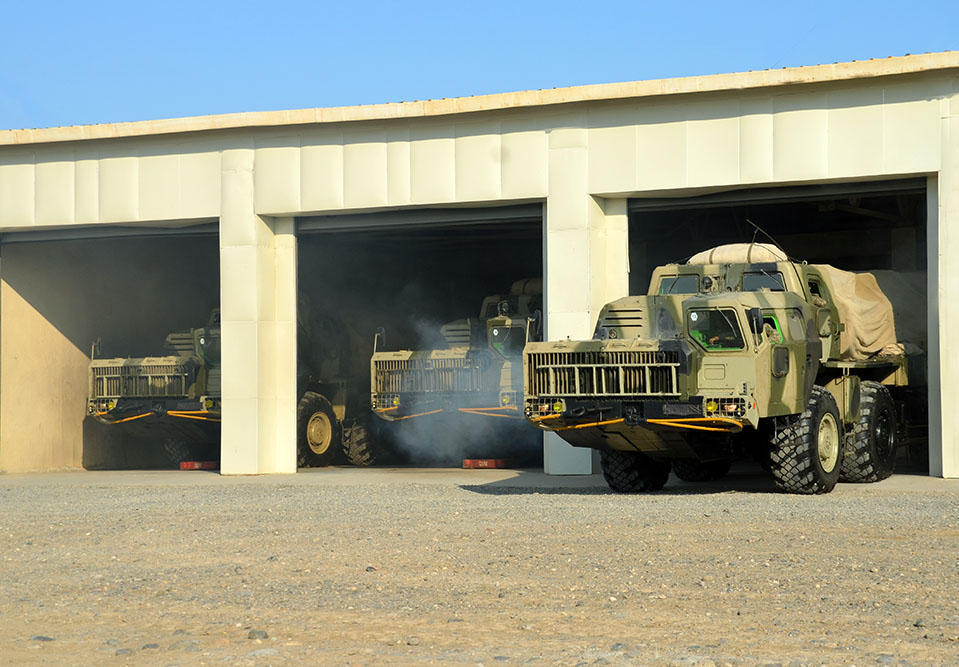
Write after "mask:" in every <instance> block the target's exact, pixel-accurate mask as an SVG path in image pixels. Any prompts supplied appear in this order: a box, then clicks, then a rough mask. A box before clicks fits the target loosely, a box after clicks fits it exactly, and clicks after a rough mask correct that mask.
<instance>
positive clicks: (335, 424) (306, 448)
mask: <svg viewBox="0 0 959 667" xmlns="http://www.w3.org/2000/svg"><path fill="white" fill-rule="evenodd" d="M341 437H342V426H341V424H340V422H339V420H338V419H337V418H336V415H335V414H334V413H333V406H332V405H330V402H329V401H328V400H326V398H325V397H323V396H322V395H320V394H317V393H316V392H313V391H308V392H306V393H305V394H303V398H301V399H300V402H299V404H298V405H297V406H296V464H297V466H298V467H301V468H307V467H318V466H328V465H332V464H333V463H335V462H336V459H337V454H338V453H339V450H340V442H341Z"/></svg>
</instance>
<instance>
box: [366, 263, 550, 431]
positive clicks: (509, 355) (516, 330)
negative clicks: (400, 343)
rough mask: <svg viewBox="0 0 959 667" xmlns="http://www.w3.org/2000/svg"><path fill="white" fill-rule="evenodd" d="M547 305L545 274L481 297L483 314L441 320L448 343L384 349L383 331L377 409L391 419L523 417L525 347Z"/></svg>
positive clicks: (374, 393)
mask: <svg viewBox="0 0 959 667" xmlns="http://www.w3.org/2000/svg"><path fill="white" fill-rule="evenodd" d="M542 303H543V281H542V279H541V278H531V279H526V280H518V281H516V282H514V283H513V284H512V286H511V287H510V290H509V292H508V293H507V294H494V295H491V296H487V297H486V298H485V299H483V303H482V306H481V307H480V312H479V316H478V317H471V318H467V319H461V320H456V321H453V322H449V323H447V324H445V325H443V326H442V327H441V330H440V331H441V334H442V337H443V339H444V341H445V343H446V345H445V346H444V347H442V348H438V349H431V350H394V351H388V350H383V349H381V348H382V345H383V335H382V332H380V333H377V335H376V336H375V337H374V344H373V356H372V358H371V359H370V385H371V387H370V405H371V407H372V409H373V413H374V414H375V415H377V416H378V417H380V418H382V419H384V420H387V421H391V422H396V421H403V420H407V419H412V418H414V417H424V416H427V415H435V414H439V413H443V412H445V413H468V414H474V415H481V416H488V417H513V418H522V414H521V409H522V407H521V403H522V396H523V394H522V392H523V376H522V369H523V366H522V354H523V346H524V345H525V344H526V343H527V341H529V340H536V339H538V338H539V337H540V328H541V327H540V322H541V320H542V317H541V310H542Z"/></svg>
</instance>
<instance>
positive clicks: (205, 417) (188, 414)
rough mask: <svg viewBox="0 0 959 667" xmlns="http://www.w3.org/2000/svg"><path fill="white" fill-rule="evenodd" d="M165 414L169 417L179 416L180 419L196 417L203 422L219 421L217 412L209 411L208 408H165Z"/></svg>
mask: <svg viewBox="0 0 959 667" xmlns="http://www.w3.org/2000/svg"><path fill="white" fill-rule="evenodd" d="M167 414H168V415H170V416H171V417H179V418H180V419H196V420H198V421H203V422H218V421H220V418H219V413H216V412H210V411H209V410H167ZM211 415H214V416H211Z"/></svg>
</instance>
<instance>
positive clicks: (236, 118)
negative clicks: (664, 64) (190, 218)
mask: <svg viewBox="0 0 959 667" xmlns="http://www.w3.org/2000/svg"><path fill="white" fill-rule="evenodd" d="M949 69H959V51H943V52H939V53H924V54H918V55H907V56H895V57H892V56H891V57H889V58H881V59H872V60H855V61H852V62H844V63H834V64H831V65H811V66H805V67H786V68H782V69H770V70H758V71H751V72H735V73H729V74H709V75H702V76H689V77H680V78H673V79H652V80H648V81H629V82H623V83H602V84H592V85H585V86H573V87H569V88H551V89H545V90H527V91H519V92H512V93H495V94H490V95H477V96H473V97H451V98H443V99H439V100H419V101H412V102H391V103H386V104H370V105H362V106H348V107H327V108H315V109H295V110H289V111H250V112H243V113H231V114H220V115H212V116H190V117H184V118H168V119H159V120H145V121H134V122H125V123H104V124H100V125H73V126H65V127H51V128H40V129H22V130H0V146H25V145H31V144H43V143H55V142H68V141H85V140H93V139H119V138H124V137H144V136H153V135H167V134H181V133H192V132H207V131H213V130H229V129H244V128H267V127H284V126H293V125H314V124H325V123H346V122H358V121H376V120H395V119H402V118H426V117H432V116H446V115H452V114H460V113H476V112H481V111H498V110H507V109H520V108H533V107H541V106H553V105H560V104H574V103H577V102H598V101H606V100H623V99H630V98H643V97H660V96H667V95H683V94H691V93H707V92H721V91H725V90H746V89H753V88H767V87H769V88H771V87H777V86H789V85H796V84H810V83H824V82H830V81H847V80H854V79H863V78H874V77H884V76H895V75H901V74H915V73H920V72H929V71H941V70H949Z"/></svg>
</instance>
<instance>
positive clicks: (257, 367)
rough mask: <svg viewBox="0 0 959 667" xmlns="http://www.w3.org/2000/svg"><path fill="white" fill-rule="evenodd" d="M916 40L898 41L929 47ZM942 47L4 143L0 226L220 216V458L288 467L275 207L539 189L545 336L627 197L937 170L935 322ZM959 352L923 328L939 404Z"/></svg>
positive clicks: (521, 195) (945, 251) (570, 306)
mask: <svg viewBox="0 0 959 667" xmlns="http://www.w3.org/2000/svg"><path fill="white" fill-rule="evenodd" d="M916 58H918V59H913V60H908V59H907V60H908V62H909V63H920V64H921V63H925V62H926V61H925V60H922V58H923V57H916ZM945 60H946V61H948V64H949V66H948V67H944V68H943V69H939V70H936V69H933V70H932V71H922V69H923V67H919V66H918V65H917V67H916V69H915V70H914V71H912V72H911V73H906V74H901V75H894V72H897V71H906V69H908V68H905V69H903V68H902V67H900V68H899V69H896V67H899V65H896V63H893V65H896V67H893V65H888V66H886V65H883V64H882V63H878V64H875V65H870V67H872V71H875V72H876V73H877V74H876V76H874V77H872V78H861V79H855V80H846V79H844V78H843V76H842V72H843V70H842V68H839V69H838V70H835V71H834V70H832V69H829V68H802V69H811V70H815V71H814V72H812V73H811V74H809V73H807V74H809V75H808V76H804V77H800V79H801V81H804V82H806V83H801V84H800V83H797V82H796V81H793V83H792V85H788V86H778V85H769V84H768V82H766V78H768V77H766V74H764V73H755V74H753V73H751V74H746V75H736V76H738V77H739V78H738V79H735V80H734V79H731V78H729V77H731V76H732V75H724V77H725V78H723V77H719V78H711V77H702V78H700V79H698V80H696V81H693V80H689V81H688V82H687V83H685V84H683V86H678V85H677V86H674V92H673V93H672V94H664V92H663V91H659V92H655V91H654V92H650V93H648V94H645V95H641V96H637V97H628V96H622V95H620V94H619V93H617V95H612V91H614V88H609V90H610V91H611V96H613V97H617V99H611V100H603V99H597V97H596V96H595V95H594V94H593V91H590V94H589V95H585V94H584V95H582V96H580V97H577V96H575V95H570V96H569V97H568V99H566V100H560V101H555V102H554V103H551V105H550V106H540V107H537V106H536V105H535V104H534V103H532V102H529V103H527V104H525V105H523V106H522V108H517V109H511V108H505V107H509V106H512V105H511V104H509V103H508V100H507V99H506V98H505V97H504V101H503V104H502V106H503V107H504V108H502V109H498V110H497V109H484V110H480V111H477V112H475V113H467V114H457V113H455V109H452V110H451V111H450V112H449V113H448V114H446V115H440V114H437V115H433V116H431V117H428V118H413V117H394V118H388V117H385V112H384V117H381V118H377V119H370V120H363V121H361V120H359V118H360V116H359V115H357V116H356V118H357V119H358V120H357V121H356V122H330V123H314V124H296V122H294V121H289V120H287V119H283V118H281V117H280V116H276V123H277V125H282V127H272V128H269V127H266V128H248V129H242V128H241V129H232V130H229V131H211V132H198V133H197V134H195V135H191V134H172V135H169V136H164V137H139V138H137V137H131V138H126V139H117V140H96V141H89V142H82V141H79V142H72V143H62V144H52V145H51V144H40V143H35V144H29V145H27V146H15V147H0V228H2V229H6V230H13V229H29V228H35V227H37V226H43V225H74V224H97V223H101V222H116V221H124V222H136V221H157V220H189V219H198V218H206V217H212V216H218V217H219V219H220V229H221V248H220V252H221V256H222V263H221V285H222V297H221V300H222V302H223V318H224V343H223V344H224V357H225V359H227V360H232V364H233V365H232V366H231V365H229V364H230V363H231V362H230V361H228V366H227V368H228V369H231V370H226V369H225V370H224V397H225V407H224V410H225V417H226V421H225V422H224V433H225V434H226V433H229V434H230V438H229V439H227V438H226V436H225V437H224V442H229V447H228V448H225V449H224V470H228V471H230V472H271V471H276V472H280V471H283V472H286V471H291V470H292V463H291V461H292V457H291V455H290V451H288V450H289V448H290V447H292V443H290V442H288V440H287V439H288V438H289V436H290V432H291V426H292V424H293V412H292V404H291V402H290V399H291V396H289V389H288V387H289V382H288V376H289V373H290V372H291V371H290V369H291V360H292V363H295V354H296V351H295V345H296V341H295V331H291V328H290V327H289V326H287V324H288V323H289V321H290V320H289V318H290V317H292V315H291V312H290V311H289V304H290V303H291V302H292V301H293V300H294V299H295V291H296V281H295V271H294V272H293V273H292V274H291V273H290V271H289V269H288V267H287V264H288V263H290V262H294V261H295V260H294V257H295V244H294V239H293V238H292V236H291V234H290V229H289V225H288V223H287V222H285V221H286V220H288V219H289V217H290V216H293V215H299V214H309V213H329V212H344V211H361V210H369V209H376V208H384V207H390V208H394V207H405V206H429V205H487V204H492V205H495V204H497V203H507V202H517V201H544V202H545V204H546V223H545V235H544V245H545V249H544V255H545V258H546V267H545V272H546V288H547V322H548V335H549V337H550V338H554V339H555V338H564V337H566V336H570V337H580V336H584V335H588V334H589V333H590V331H591V328H592V323H593V320H594V318H595V313H596V311H597V309H598V308H599V307H600V306H601V305H602V303H604V302H605V301H607V300H609V299H611V298H615V297H618V296H621V295H622V294H625V291H626V289H627V286H628V282H627V278H628V267H627V263H626V260H625V253H626V248H625V246H626V215H625V200H626V198H627V197H636V196H640V197H641V196H664V195H676V196H685V195H690V194H695V193H699V192H706V191H710V190H715V189H717V188H727V189H733V188H737V187H746V186H749V187H755V186H761V185H773V184H776V185H782V184H811V183H824V182H830V181H838V180H850V179H882V178H891V177H902V176H911V175H920V176H929V175H936V176H937V178H938V180H937V185H938V192H937V197H938V199H937V204H936V205H937V211H938V218H937V221H936V222H935V223H934V224H933V226H931V227H930V230H929V233H930V236H935V237H936V242H937V243H936V246H935V248H936V250H935V251H933V250H930V265H929V268H930V275H933V274H935V280H937V283H936V290H938V291H936V290H930V294H931V295H932V294H936V295H938V297H937V299H938V300H937V303H936V304H935V308H930V312H937V313H938V320H936V321H934V322H932V324H935V325H937V326H940V327H945V326H947V325H949V324H956V323H954V322H953V320H956V319H957V318H959V306H957V305H955V304H954V303H953V302H951V301H949V300H947V299H943V298H942V295H943V294H948V293H949V292H948V291H947V290H949V289H950V288H954V287H956V286H959V285H957V276H956V273H957V270H956V269H952V268H950V267H951V266H959V263H957V262H955V261H953V262H951V263H950V262H949V261H948V259H949V258H954V257H956V256H957V253H959V246H957V245H956V243H957V242H956V240H955V238H954V236H955V235H954V234H952V233H951V231H950V230H951V229H952V228H953V227H955V225H956V224H957V223H956V220H957V219H959V208H957V207H959V175H957V173H956V172H957V171H959V169H957V166H956V165H957V160H959V144H957V139H956V137H957V136H959V130H957V120H956V119H957V116H959V108H957V107H959V101H957V100H959V77H957V75H956V63H955V62H953V61H952V60H949V59H948V58H947V59H945ZM898 62H899V61H897V63H898ZM903 62H905V61H903ZM847 69H849V71H852V70H853V69H855V68H852V67H851V66H850V68H847ZM859 69H863V68H859ZM865 70H869V68H868V67H866V68H865ZM865 70H864V71H865ZM856 71H858V70H856ZM836 72H838V74H836V76H833V74H835V73H836ZM825 73H831V74H829V75H828V76H827V75H826V74H825ZM819 74H822V76H820V75H819ZM880 74H881V76H880ZM830 77H832V79H830ZM786 78H789V77H786ZM720 79H722V81H727V80H728V81H729V85H728V86H727V87H726V88H725V89H720V88H718V87H717V85H718V82H719V80H720ZM760 82H762V83H761V85H760ZM666 88H668V86H665V84H664V86H663V89H664V90H665V89H666ZM615 90H617V91H618V90H619V89H615ZM644 90H645V89H644ZM697 91H706V92H697ZM590 96H591V97H590ZM547 98H549V99H553V97H551V96H550V95H548V94H546V93H544V94H543V99H544V100H545V99H547ZM587 98H589V99H587ZM468 106H469V105H464V108H466V107H468ZM454 107H455V105H454ZM438 108H439V107H438ZM443 108H445V107H443ZM294 115H295V114H294ZM341 116H342V114H341ZM296 117H297V118H299V116H296ZM51 136H52V135H51ZM691 243H693V244H694V243H695V239H691ZM930 246H932V243H930ZM8 326H13V325H12V324H11V325H8ZM953 328H954V327H953ZM251 360H255V361H251ZM957 363H959V358H957V356H956V353H953V352H951V351H949V350H946V349H944V350H942V354H941V356H940V351H939V350H935V349H933V350H930V366H931V368H932V369H934V370H939V371H940V375H941V384H937V383H938V382H939V380H934V383H933V387H934V389H933V394H932V395H931V396H930V402H931V403H932V404H935V405H942V406H946V405H951V404H952V403H954V402H955V396H956V395H957V394H956V391H957V389H959V387H956V386H954V381H953V380H952V379H950V378H955V377H956V376H957V371H959V368H957V366H956V365H957ZM940 364H941V365H940ZM938 387H941V390H942V391H941V394H937V393H935V391H936V389H935V388H938ZM941 419H942V420H943V421H942V429H941V434H942V438H941V441H940V440H938V439H935V438H934V441H933V444H932V445H931V446H932V448H933V449H935V450H936V452H937V456H938V457H939V458H934V460H935V461H938V462H940V463H936V464H935V465H938V466H939V467H934V472H936V473H937V474H945V475H950V476H955V475H959V455H957V452H959V439H957V438H959V436H957V434H959V414H957V413H955V411H949V410H942V414H941ZM936 435H937V436H938V434H936ZM940 443H941V447H940ZM547 447H548V448H547V454H548V456H547V468H548V470H549V471H551V472H584V471H588V470H589V469H590V462H589V459H590V457H589V456H587V455H586V454H583V453H581V452H575V451H573V450H570V449H569V448H568V447H566V446H565V445H562V444H560V443H556V442H553V443H551V444H548V445H547ZM550 452H552V455H550Z"/></svg>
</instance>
